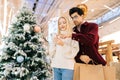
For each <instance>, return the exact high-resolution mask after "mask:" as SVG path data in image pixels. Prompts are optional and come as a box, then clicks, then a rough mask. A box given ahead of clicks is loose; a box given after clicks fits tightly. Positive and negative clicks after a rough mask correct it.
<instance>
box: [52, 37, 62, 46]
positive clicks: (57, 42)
mask: <svg viewBox="0 0 120 80" xmlns="http://www.w3.org/2000/svg"><path fill="white" fill-rule="evenodd" d="M54 42H55V43H56V44H58V45H61V46H63V45H64V43H63V41H62V40H61V39H60V38H58V36H55V37H54Z"/></svg>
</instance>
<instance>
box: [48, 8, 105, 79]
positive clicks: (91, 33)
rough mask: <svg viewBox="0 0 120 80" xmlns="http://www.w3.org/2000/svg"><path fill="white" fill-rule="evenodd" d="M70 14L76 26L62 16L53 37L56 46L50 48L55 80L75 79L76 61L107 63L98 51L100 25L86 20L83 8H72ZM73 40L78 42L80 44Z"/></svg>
mask: <svg viewBox="0 0 120 80" xmlns="http://www.w3.org/2000/svg"><path fill="white" fill-rule="evenodd" d="M69 15H70V17H71V18H72V20H73V22H74V24H75V27H73V29H72V27H70V25H69V22H68V20H67V19H66V18H65V17H60V18H59V19H58V34H57V35H55V36H54V38H53V41H54V44H55V46H54V47H52V48H51V49H50V54H51V56H52V63H51V66H52V67H53V73H54V77H53V78H54V80H73V73H74V63H75V62H77V63H87V64H92V62H91V61H92V60H93V61H94V62H95V63H97V64H102V65H106V61H105V60H104V59H103V58H102V57H101V55H100V54H99V53H98V42H99V36H98V25H97V24H95V23H89V22H85V21H84V16H85V12H84V10H83V9H82V8H79V7H73V8H71V9H70V10H69ZM73 42H78V45H79V46H77V44H76V43H75V44H76V45H75V44H74V43H73ZM72 43H73V44H72ZM78 48H79V50H78Z"/></svg>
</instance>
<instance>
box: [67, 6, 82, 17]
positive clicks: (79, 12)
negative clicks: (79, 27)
mask: <svg viewBox="0 0 120 80" xmlns="http://www.w3.org/2000/svg"><path fill="white" fill-rule="evenodd" d="M75 12H77V13H78V14H79V15H80V16H81V15H84V11H83V10H82V9H80V8H78V7H73V8H71V9H70V10H69V15H70V16H71V15H72V14H73V13H75Z"/></svg>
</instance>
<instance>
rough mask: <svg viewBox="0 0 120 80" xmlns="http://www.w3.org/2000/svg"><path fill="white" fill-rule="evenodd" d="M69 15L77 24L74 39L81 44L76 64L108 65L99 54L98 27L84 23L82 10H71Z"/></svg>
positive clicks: (76, 8)
mask: <svg viewBox="0 0 120 80" xmlns="http://www.w3.org/2000/svg"><path fill="white" fill-rule="evenodd" d="M69 15H70V17H71V18H72V20H73V22H74V24H75V27H74V28H73V31H74V33H72V39H73V40H76V41H78V42H79V52H78V54H77V55H76V57H75V60H76V62H78V63H88V64H102V65H106V61H105V60H104V59H103V58H102V56H101V55H100V54H99V53H98V46H99V45H98V43H99V35H98V25H97V24H95V23H88V22H84V11H83V10H82V9H81V8H78V7H73V8H71V9H70V10H69Z"/></svg>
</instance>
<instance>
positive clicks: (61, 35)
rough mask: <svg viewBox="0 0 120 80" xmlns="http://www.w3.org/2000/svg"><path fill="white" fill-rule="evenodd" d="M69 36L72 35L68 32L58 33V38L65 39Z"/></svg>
mask: <svg viewBox="0 0 120 80" xmlns="http://www.w3.org/2000/svg"><path fill="white" fill-rule="evenodd" d="M71 36H72V35H71V34H68V35H65V34H60V35H59V38H62V39H65V38H70V37H71Z"/></svg>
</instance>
